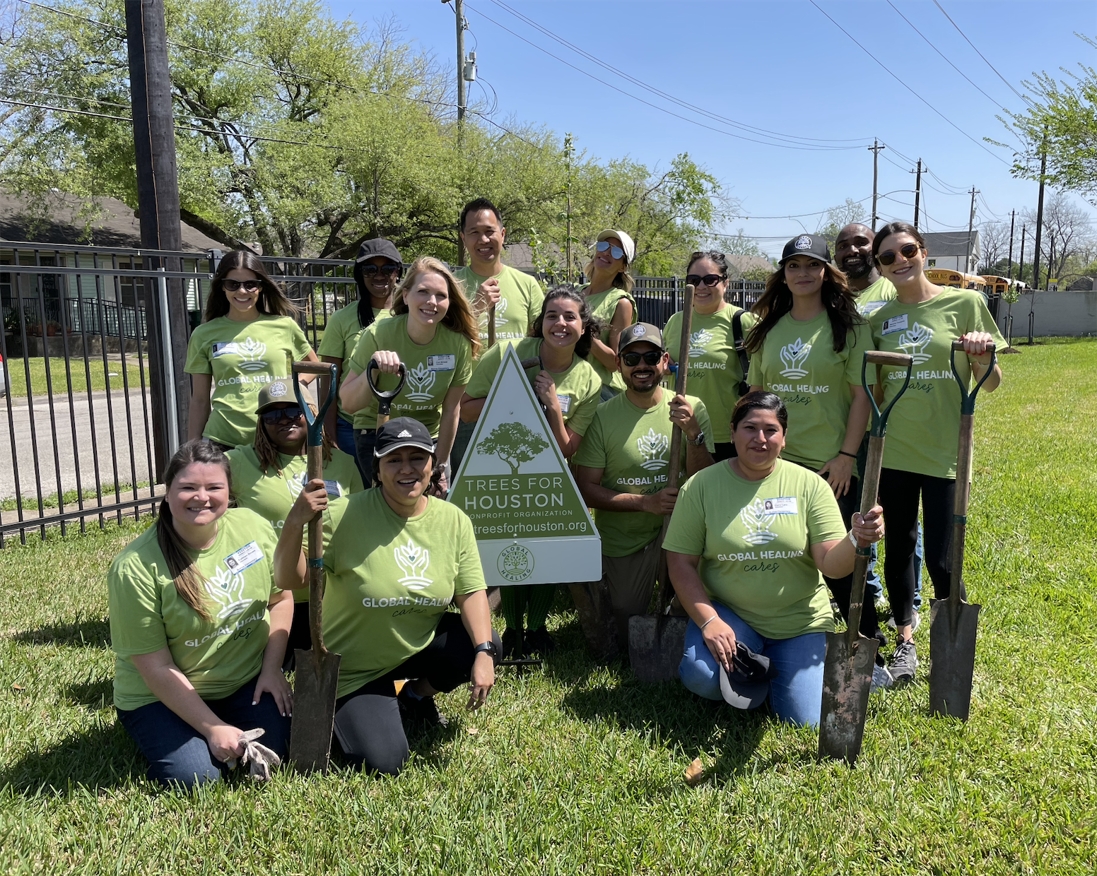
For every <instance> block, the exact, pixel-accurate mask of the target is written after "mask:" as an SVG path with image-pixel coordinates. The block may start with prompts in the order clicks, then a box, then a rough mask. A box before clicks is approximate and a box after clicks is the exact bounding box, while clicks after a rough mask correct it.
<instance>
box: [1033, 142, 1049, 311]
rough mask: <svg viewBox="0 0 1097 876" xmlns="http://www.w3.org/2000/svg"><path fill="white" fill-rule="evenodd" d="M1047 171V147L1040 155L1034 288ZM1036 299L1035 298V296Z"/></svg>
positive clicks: (1042, 226) (1038, 269)
mask: <svg viewBox="0 0 1097 876" xmlns="http://www.w3.org/2000/svg"><path fill="white" fill-rule="evenodd" d="M1046 172H1047V148H1046V147H1045V148H1044V152H1043V154H1041V155H1040V197H1039V200H1037V202H1036V251H1035V252H1033V254H1032V288H1033V289H1034V290H1035V289H1039V288H1040V237H1041V232H1042V231H1043V228H1044V174H1045V173H1046ZM1033 301H1035V298H1033Z"/></svg>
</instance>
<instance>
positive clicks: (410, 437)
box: [373, 417, 434, 457]
mask: <svg viewBox="0 0 1097 876" xmlns="http://www.w3.org/2000/svg"><path fill="white" fill-rule="evenodd" d="M401 447H418V448H419V449H420V450H425V451H426V452H427V453H434V439H433V438H431V437H430V432H429V431H427V427H426V426H424V425H423V424H422V423H420V422H419V421H418V420H414V419H412V418H411V417H397V418H396V419H395V420H389V421H388V422H387V423H385V425H383V426H382V427H381V428H380V429H378V430H377V443H376V444H374V447H373V455H374V456H377V457H381V456H387V455H388V454H390V453H392V451H394V450H399V449H400V448H401Z"/></svg>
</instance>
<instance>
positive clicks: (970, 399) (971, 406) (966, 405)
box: [949, 341, 998, 474]
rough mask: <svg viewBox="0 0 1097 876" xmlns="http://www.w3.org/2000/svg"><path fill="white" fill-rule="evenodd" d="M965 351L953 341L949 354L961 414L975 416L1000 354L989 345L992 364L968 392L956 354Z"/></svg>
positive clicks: (961, 344)
mask: <svg viewBox="0 0 1097 876" xmlns="http://www.w3.org/2000/svg"><path fill="white" fill-rule="evenodd" d="M963 351H964V342H963V341H953V342H952V352H951V353H950V354H949V358H950V359H951V360H952V373H953V374H954V375H956V383H957V384H959V386H960V413H961V414H974V413H975V396H977V395H978V394H979V390H980V389H982V388H983V384H984V383H986V382H987V378H988V377H990V375H991V372H993V371H994V366H995V365H997V364H998V354H997V353H996V352H995V350H994V344H987V352H988V353H990V364H989V365H988V366H987V371H986V374H984V375H983V376H982V378H981V379H980V380H979V382H978V383H976V384H975V389H973V390H971V392H968V388H967V381H966V380H964V378H962V377H961V376H960V372H959V371H958V370H957V369H956V354H957V353H962V352H963ZM988 392H989V390H988ZM957 474H959V473H957Z"/></svg>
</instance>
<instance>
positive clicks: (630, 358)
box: [621, 350, 663, 368]
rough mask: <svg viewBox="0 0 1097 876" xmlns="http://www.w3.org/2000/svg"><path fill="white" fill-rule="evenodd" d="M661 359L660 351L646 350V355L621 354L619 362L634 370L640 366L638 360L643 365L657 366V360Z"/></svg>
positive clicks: (634, 353)
mask: <svg viewBox="0 0 1097 876" xmlns="http://www.w3.org/2000/svg"><path fill="white" fill-rule="evenodd" d="M662 358H663V351H662V350H648V351H647V352H646V353H636V352H632V353H622V354H621V361H622V362H623V363H624V364H625V365H627V366H628V367H629V368H635V367H636V366H637V365H639V364H640V360H641V359H643V361H644V364H645V365H658V364H659V360H660V359H662Z"/></svg>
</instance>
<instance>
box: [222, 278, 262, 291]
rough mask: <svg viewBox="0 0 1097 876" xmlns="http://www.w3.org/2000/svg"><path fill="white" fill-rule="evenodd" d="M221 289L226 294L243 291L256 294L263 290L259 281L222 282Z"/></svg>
mask: <svg viewBox="0 0 1097 876" xmlns="http://www.w3.org/2000/svg"><path fill="white" fill-rule="evenodd" d="M221 287H222V288H223V289H224V290H225V291H226V292H237V291H239V290H240V289H243V290H244V291H245V292H258V291H259V290H260V289H262V288H263V283H262V281H260V280H222V281H221Z"/></svg>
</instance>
